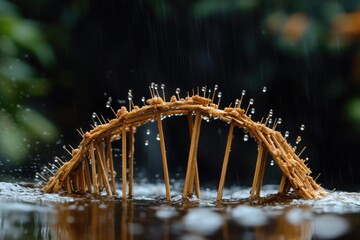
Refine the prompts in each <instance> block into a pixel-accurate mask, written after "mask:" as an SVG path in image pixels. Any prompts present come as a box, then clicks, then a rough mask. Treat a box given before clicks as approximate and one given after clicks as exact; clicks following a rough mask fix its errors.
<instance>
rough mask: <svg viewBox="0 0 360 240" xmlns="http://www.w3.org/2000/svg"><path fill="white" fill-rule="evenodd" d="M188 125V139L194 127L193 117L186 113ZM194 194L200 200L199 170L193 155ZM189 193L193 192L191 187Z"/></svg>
mask: <svg viewBox="0 0 360 240" xmlns="http://www.w3.org/2000/svg"><path fill="white" fill-rule="evenodd" d="M187 116H188V123H189V130H190V138H191V136H192V130H193V127H194V124H193V117H192V113H188V115H187ZM194 161H195V182H194V184H195V194H196V197H198V198H200V180H199V170H198V164H197V156H196V155H195V160H194ZM190 192H193V189H192V187H191V189H190Z"/></svg>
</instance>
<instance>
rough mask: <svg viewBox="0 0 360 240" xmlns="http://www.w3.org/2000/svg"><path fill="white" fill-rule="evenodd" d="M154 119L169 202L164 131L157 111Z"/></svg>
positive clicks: (169, 200)
mask: <svg viewBox="0 0 360 240" xmlns="http://www.w3.org/2000/svg"><path fill="white" fill-rule="evenodd" d="M156 121H157V124H158V129H159V137H160V147H161V156H162V163H163V169H164V179H165V189H166V200H167V201H168V202H171V194H170V181H169V172H168V167H167V159H166V150H165V139H164V131H163V126H162V121H161V117H160V113H159V112H158V113H157V115H156Z"/></svg>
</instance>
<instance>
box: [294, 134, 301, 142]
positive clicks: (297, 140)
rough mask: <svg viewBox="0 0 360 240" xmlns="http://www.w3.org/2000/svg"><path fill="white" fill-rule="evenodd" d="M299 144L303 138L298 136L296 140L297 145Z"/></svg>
mask: <svg viewBox="0 0 360 240" xmlns="http://www.w3.org/2000/svg"><path fill="white" fill-rule="evenodd" d="M299 142H301V137H300V136H297V138H296V142H295V143H296V144H299Z"/></svg>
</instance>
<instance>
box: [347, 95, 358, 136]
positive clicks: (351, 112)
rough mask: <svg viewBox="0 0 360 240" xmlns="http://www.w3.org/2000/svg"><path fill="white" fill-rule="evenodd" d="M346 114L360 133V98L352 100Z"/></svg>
mask: <svg viewBox="0 0 360 240" xmlns="http://www.w3.org/2000/svg"><path fill="white" fill-rule="evenodd" d="M346 113H347V116H348V118H349V120H350V121H351V122H352V123H353V124H354V125H355V126H356V127H357V129H358V130H359V131H360V96H358V97H355V98H353V99H351V100H350V101H349V102H348V103H347V106H346Z"/></svg>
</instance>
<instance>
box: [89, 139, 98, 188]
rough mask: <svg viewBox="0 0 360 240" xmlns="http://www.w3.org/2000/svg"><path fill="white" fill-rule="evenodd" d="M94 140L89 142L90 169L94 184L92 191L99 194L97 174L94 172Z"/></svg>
mask: <svg viewBox="0 0 360 240" xmlns="http://www.w3.org/2000/svg"><path fill="white" fill-rule="evenodd" d="M94 148H95V147H94V142H93V141H91V142H90V158H91V171H92V179H93V185H94V193H95V194H99V185H98V176H97V173H96V162H95V149H94Z"/></svg>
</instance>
